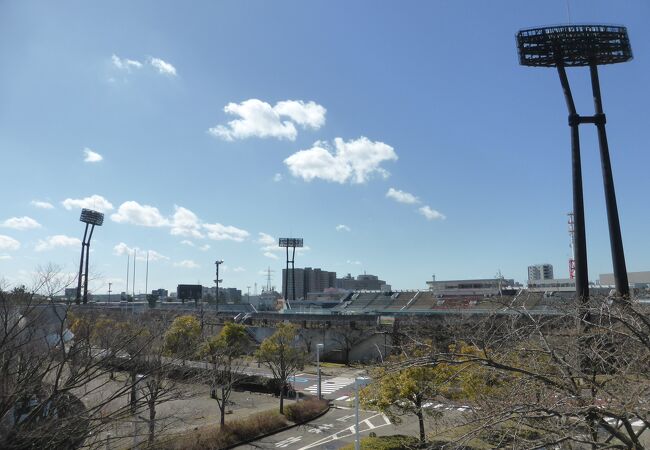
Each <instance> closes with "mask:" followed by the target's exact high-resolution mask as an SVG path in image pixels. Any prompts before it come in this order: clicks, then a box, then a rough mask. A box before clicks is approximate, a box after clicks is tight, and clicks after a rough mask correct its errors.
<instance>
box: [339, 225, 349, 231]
mask: <svg viewBox="0 0 650 450" xmlns="http://www.w3.org/2000/svg"><path fill="white" fill-rule="evenodd" d="M336 231H351V230H350V227H349V226H347V225H343V224H340V225H337V226H336Z"/></svg>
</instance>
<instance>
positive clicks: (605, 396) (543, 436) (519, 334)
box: [387, 297, 650, 449]
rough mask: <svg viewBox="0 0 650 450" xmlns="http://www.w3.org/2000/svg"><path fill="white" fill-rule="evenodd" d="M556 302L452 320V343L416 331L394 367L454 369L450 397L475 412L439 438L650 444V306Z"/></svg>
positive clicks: (515, 444)
mask: <svg viewBox="0 0 650 450" xmlns="http://www.w3.org/2000/svg"><path fill="white" fill-rule="evenodd" d="M556 302H557V303H556V304H554V305H551V307H550V308H547V309H546V310H545V311H544V314H536V311H535V310H530V309H527V308H525V307H523V305H525V303H524V302H523V301H521V299H519V302H518V303H516V302H512V303H504V304H503V305H501V308H497V309H495V311H494V312H493V313H492V314H490V315H488V316H485V317H479V316H474V317H473V318H471V320H467V319H463V320H458V322H457V324H456V326H455V327H450V323H447V324H446V326H448V327H449V328H448V330H449V331H450V332H449V334H448V335H447V339H446V340H445V342H444V343H441V342H434V340H432V339H430V338H429V337H427V336H426V330H422V329H421V330H419V331H420V332H419V333H418V332H416V331H413V330H410V332H409V333H407V334H406V335H405V336H403V341H404V342H403V344H402V347H401V348H400V349H401V351H402V352H403V357H401V358H399V361H397V362H394V363H392V364H389V366H388V368H387V369H388V371H389V372H400V371H403V370H406V369H408V368H412V367H439V366H441V365H444V366H446V367H450V368H452V369H453V370H452V371H451V372H450V376H449V377H448V380H447V381H445V383H446V384H448V385H449V387H450V388H451V389H450V393H452V394H453V395H450V397H455V398H456V399H457V400H460V401H462V402H463V403H466V404H468V405H471V406H472V408H471V410H469V411H467V412H466V413H465V414H464V421H463V423H461V424H460V425H458V424H455V425H454V426H453V427H450V428H447V429H445V430H442V431H440V432H439V433H436V436H438V437H439V436H447V437H448V438H449V439H448V440H450V441H452V442H451V443H450V445H452V444H453V445H455V446H463V445H468V444H470V443H473V442H477V440H480V441H482V442H483V443H484V444H485V443H487V445H489V446H493V447H499V448H501V447H508V448H543V447H547V448H548V447H551V446H558V447H560V448H583V447H585V448H634V449H641V448H646V447H644V443H643V439H642V438H641V439H640V438H639V436H640V435H641V433H642V432H643V431H644V430H646V429H647V428H649V427H650V316H649V314H648V313H649V311H648V309H647V308H644V307H642V306H641V305H639V304H634V303H630V302H624V301H612V300H610V299H607V298H603V297H599V298H596V297H593V298H592V299H591V300H590V301H589V302H574V301H571V300H567V301H562V300H559V299H558V300H556ZM413 348H417V349H418V351H417V352H413V351H412V350H413ZM452 429H455V431H454V430H452ZM452 431H454V432H452ZM450 436H451V437H450Z"/></svg>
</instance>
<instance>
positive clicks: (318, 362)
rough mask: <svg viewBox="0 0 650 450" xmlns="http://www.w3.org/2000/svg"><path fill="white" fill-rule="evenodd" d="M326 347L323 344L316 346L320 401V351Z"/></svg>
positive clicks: (319, 397) (319, 396)
mask: <svg viewBox="0 0 650 450" xmlns="http://www.w3.org/2000/svg"><path fill="white" fill-rule="evenodd" d="M323 347H324V345H323V344H316V371H317V373H318V389H317V391H316V393H317V395H318V400H320V399H321V398H322V396H321V390H320V386H321V375H320V350H321V349H322V348H323Z"/></svg>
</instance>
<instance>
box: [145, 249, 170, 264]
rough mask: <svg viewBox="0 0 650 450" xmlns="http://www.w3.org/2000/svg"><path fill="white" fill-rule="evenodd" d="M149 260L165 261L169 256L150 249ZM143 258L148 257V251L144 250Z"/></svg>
mask: <svg viewBox="0 0 650 450" xmlns="http://www.w3.org/2000/svg"><path fill="white" fill-rule="evenodd" d="M148 253H149V261H154V262H155V261H163V260H167V259H169V257H167V256H165V255H162V254H160V253H158V252H157V251H155V250H149V251H148ZM143 259H145V260H146V259H147V252H144V255H143Z"/></svg>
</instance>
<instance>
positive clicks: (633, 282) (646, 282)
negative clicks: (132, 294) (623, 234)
mask: <svg viewBox="0 0 650 450" xmlns="http://www.w3.org/2000/svg"><path fill="white" fill-rule="evenodd" d="M598 280H599V282H600V284H601V285H602V286H614V284H616V283H615V281H614V274H613V273H601V274H600V276H599V277H598ZM627 281H628V283H629V284H630V286H631V287H636V288H644V287H650V272H628V273H627ZM66 291H67V290H66Z"/></svg>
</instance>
